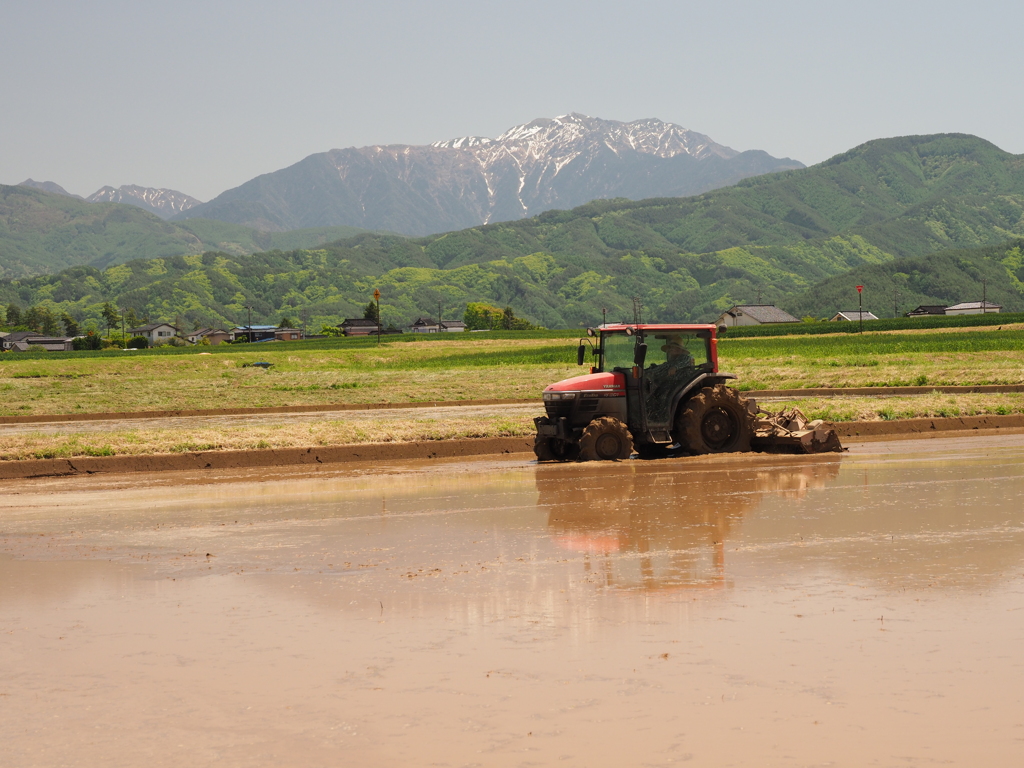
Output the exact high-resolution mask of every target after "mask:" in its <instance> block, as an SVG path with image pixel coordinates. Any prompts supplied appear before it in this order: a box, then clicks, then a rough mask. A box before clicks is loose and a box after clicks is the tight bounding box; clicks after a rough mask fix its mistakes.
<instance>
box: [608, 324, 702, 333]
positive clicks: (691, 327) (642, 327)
mask: <svg viewBox="0 0 1024 768" xmlns="http://www.w3.org/2000/svg"><path fill="white" fill-rule="evenodd" d="M626 328H632V329H633V330H634V331H713V330H716V328H717V326H715V325H709V324H707V323H608V324H607V325H602V326H600V327H599V328H598V329H597V330H599V331H624V330H625V329H626Z"/></svg>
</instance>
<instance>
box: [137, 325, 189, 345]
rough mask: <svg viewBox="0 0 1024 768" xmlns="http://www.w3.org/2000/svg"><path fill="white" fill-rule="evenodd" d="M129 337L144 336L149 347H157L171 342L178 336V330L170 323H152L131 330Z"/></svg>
mask: <svg viewBox="0 0 1024 768" xmlns="http://www.w3.org/2000/svg"><path fill="white" fill-rule="evenodd" d="M128 335H129V336H142V337H144V338H145V339H146V341H148V342H149V346H151V347H155V346H158V345H160V344H167V343H168V342H170V340H171V339H173V338H174V337H175V336H177V335H178V329H177V328H176V327H175V326H173V325H171V324H170V323H150V324H149V325H140V326H139V327H138V328H129V329H128Z"/></svg>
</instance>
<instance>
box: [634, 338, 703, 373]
mask: <svg viewBox="0 0 1024 768" xmlns="http://www.w3.org/2000/svg"><path fill="white" fill-rule="evenodd" d="M709 338H710V334H709V333H707V332H706V331H699V332H693V331H691V332H689V333H681V332H676V331H667V332H665V331H660V332H658V333H655V334H652V335H651V336H648V337H647V343H648V345H649V348H650V352H649V353H648V355H647V366H648V367H651V366H652V365H657V364H659V363H671V364H672V366H674V367H676V368H680V367H686V368H699V367H701V366H702V365H704V364H705V363H707V362H708V339H709Z"/></svg>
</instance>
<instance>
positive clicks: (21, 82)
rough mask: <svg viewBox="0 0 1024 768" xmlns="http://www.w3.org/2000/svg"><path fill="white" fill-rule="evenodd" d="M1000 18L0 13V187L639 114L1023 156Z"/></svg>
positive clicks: (90, 8) (498, 11) (989, 6)
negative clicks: (904, 139)
mask: <svg viewBox="0 0 1024 768" xmlns="http://www.w3.org/2000/svg"><path fill="white" fill-rule="evenodd" d="M1022 28H1024V4H1020V5H1018V4H1017V3H1009V2H1007V3H994V2H974V3H965V2H962V1H961V2H956V3H954V2H944V1H938V2H937V1H936V0H931V1H930V2H900V0H888V2H865V1H863V0H862V1H861V2H856V3H853V2H827V1H826V2H823V1H822V0H817V1H816V2H767V1H766V0H757V1H756V2H755V1H751V2H748V1H746V0H735V1H734V2H723V0H702V1H701V2H687V1H686V0H673V1H671V2H662V1H661V0H656V1H652V2H643V1H641V0H634V2H622V0H619V1H618V2H612V1H611V0H590V2H558V1H557V0H544V2H536V1H535V0H525V1H524V0H520V1H519V2H515V3H512V2H500V3H499V2H490V1H489V0H476V1H475V2H464V1H463V0H453V1H450V2H446V1H445V0H434V1H433V2H394V1H393V0H374V1H373V2H365V1H364V2H358V3H357V2H318V1H314V0H289V1H288V2H272V1H271V0H245V2H241V1H240V0H227V1H224V0H202V1H201V2H199V1H197V0H178V1H177V2H174V3H160V4H157V3H150V2H139V0H132V1H131V2H128V1H127V0H92V1H91V2H87V3H84V2H80V1H79V2H70V1H68V0H33V2H27V0H26V1H23V2H19V1H18V0H0V62H2V64H0V66H2V72H3V77H0V183H4V184H16V183H18V182H20V181H22V180H23V179H25V178H26V177H32V178H34V179H36V180H40V181H55V182H57V183H58V184H61V185H62V186H64V187H65V188H66V189H68V191H70V192H74V193H77V194H80V195H88V194H91V193H92V192H94V191H95V190H96V189H98V188H99V187H101V186H103V185H104V184H111V185H113V186H119V185H121V184H141V185H143V186H152V187H169V188H172V189H177V190H180V191H182V192H185V193H188V194H191V195H194V196H196V197H198V198H200V199H202V200H208V199H210V198H212V197H214V196H215V195H217V194H219V193H220V192H222V191H224V190H225V189H228V188H230V187H234V186H237V185H238V184H241V183H242V182H244V181H247V180H248V179H250V178H252V177H253V176H256V175H258V174H261V173H266V172H270V171H274V170H277V169H279V168H282V167H285V166H287V165H291V164H292V163H294V162H297V161H298V160H301V159H302V158H303V157H305V156H307V155H310V154H312V153H314V152H323V151H326V150H328V149H332V148H335V147H347V146H363V145H367V144H384V143H402V144H425V143H429V142H431V141H436V140H438V139H446V138H452V137H455V136H463V135H480V136H496V135H498V134H499V133H501V132H502V131H504V130H505V129H507V128H509V127H511V126H513V125H516V124H518V123H523V122H527V121H529V120H531V119H533V118H536V117H554V116H556V115H561V114H565V113H567V112H571V111H576V112H583V113H586V114H589V115H594V116H597V117H603V118H608V119H615V120H635V119H639V118H644V117H658V118H661V119H662V120H667V121H670V122H674V123H679V124H681V125H683V126H685V127H687V128H691V129H693V130H697V131H700V132H702V133H706V134H708V135H709V136H711V137H712V138H713V139H715V140H716V141H718V142H720V143H722V144H727V145H729V146H731V147H734V148H735V149H739V150H744V149H764V150H766V151H767V152H769V153H771V154H772V155H775V156H779V157H781V156H789V157H793V158H796V159H798V160H801V161H803V162H805V163H808V164H811V163H815V162H819V161H821V160H824V159H826V158H828V157H830V156H832V155H834V154H837V153H839V152H842V151H844V150H846V149H849V148H850V147H852V146H855V145H857V144H859V143H861V142H864V141H867V140H869V139H873V138H879V137H883V136H897V135H904V134H912V133H938V132H947V131H960V132H966V133H973V134H976V135H979V136H982V137H984V138H986V139H989V140H990V141H992V142H994V143H995V144H997V145H998V146H1000V147H1002V148H1003V149H1005V150H1007V151H1010V152H1014V153H1024V128H1022V127H1024V99H1022V98H1021V94H1022V92H1024V84H1022V78H1021V75H1022V73H1024V65H1022V58H1021V53H1020V46H1019V41H1018V37H1019V33H1020V30H1021V29H1022Z"/></svg>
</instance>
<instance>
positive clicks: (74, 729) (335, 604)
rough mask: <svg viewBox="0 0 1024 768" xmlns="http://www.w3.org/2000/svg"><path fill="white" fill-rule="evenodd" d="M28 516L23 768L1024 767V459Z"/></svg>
mask: <svg viewBox="0 0 1024 768" xmlns="http://www.w3.org/2000/svg"><path fill="white" fill-rule="evenodd" d="M162 474H164V475H167V476H165V477H159V478H154V479H153V480H152V482H150V483H149V484H148V485H147V486H146V487H140V479H139V478H138V477H131V478H78V479H73V480H45V481H33V482H16V483H6V484H4V486H3V489H2V490H3V491H4V493H3V495H2V497H0V754H2V756H3V760H2V761H0V762H2V764H3V765H5V766H29V765H103V766H138V765H147V766H171V765H174V766H178V765H190V766H195V765H214V764H216V765H244V766H267V765H269V766H274V765H282V766H285V765H287V766H292V765H295V766H319V765H331V766H338V765H351V766H421V765H422V766H430V765H445V766H468V765H477V766H520V765H570V766H573V765H575V766H632V765H653V764H672V763H676V762H678V763H683V762H689V763H690V764H693V765H708V766H729V765H737V766H749V765H779V766H790V765H792V766H804V765H850V766H863V765H899V766H904V765H924V764H931V763H941V764H946V765H964V766H990V765H991V766H1003V765H1018V764H1021V761H1022V760H1024V702H1022V697H1024V660H1022V656H1021V651H1020V649H1021V647H1022V642H1024V439H1022V438H1020V437H1009V438H986V439H977V440H971V441H966V442H965V441H960V442H950V441H945V440H925V441H901V442H899V443H872V444H863V445H860V446H856V447H855V450H854V451H853V452H852V453H851V454H849V455H846V456H842V457H838V456H835V457H833V456H828V457H767V458H760V459H758V458H752V457H724V458H719V459H711V460H701V459H678V460H664V461H659V462H641V461H630V462H622V463H619V464H614V465H600V466H598V465H570V466H540V467H538V466H536V465H533V464H530V463H528V462H526V461H522V460H520V459H519V458H516V457H513V458H510V459H508V460H505V461H493V460H487V461H477V462H468V463H467V462H461V463H455V462H452V463H437V462H434V463H429V464H428V463H424V464H406V465H402V466H399V465H395V466H390V467H389V466H381V467H375V468H369V469H362V470H353V469H351V468H350V469H348V470H340V469H334V470H325V471H320V472H317V473H315V474H308V473H305V474H304V473H303V472H300V471H299V470H294V471H285V472H282V473H279V474H278V475H277V476H275V478H274V479H271V480H268V479H266V478H265V477H262V476H260V475H258V474H256V473H251V472H250V473H248V474H246V473H236V474H230V475H222V476H213V477H211V476H210V475H209V474H202V475H195V476H190V475H174V476H173V477H171V475H173V473H162Z"/></svg>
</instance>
